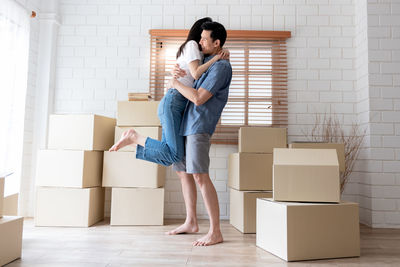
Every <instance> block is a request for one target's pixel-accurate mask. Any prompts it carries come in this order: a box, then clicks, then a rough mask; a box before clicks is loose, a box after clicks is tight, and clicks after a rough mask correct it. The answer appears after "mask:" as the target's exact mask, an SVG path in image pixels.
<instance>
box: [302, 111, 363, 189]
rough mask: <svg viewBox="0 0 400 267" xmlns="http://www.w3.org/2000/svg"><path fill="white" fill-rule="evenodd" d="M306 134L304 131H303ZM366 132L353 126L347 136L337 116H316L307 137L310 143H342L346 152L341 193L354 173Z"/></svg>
mask: <svg viewBox="0 0 400 267" xmlns="http://www.w3.org/2000/svg"><path fill="white" fill-rule="evenodd" d="M303 132H304V131H303ZM365 134H366V130H364V131H361V129H360V126H359V125H358V124H356V123H353V124H352V125H351V129H350V131H349V133H348V134H347V135H346V134H345V131H344V129H343V126H342V125H341V124H340V121H339V119H338V117H337V115H336V114H326V113H325V114H324V115H323V116H322V118H321V114H316V118H315V124H314V126H313V127H312V129H311V131H310V133H306V134H305V135H306V137H307V139H308V141H310V142H324V143H342V144H344V151H345V155H344V156H345V165H346V166H345V170H344V172H341V173H340V192H341V193H343V190H344V187H345V185H346V183H347V181H348V178H349V176H350V174H351V173H352V171H353V167H354V164H355V162H356V159H357V157H358V153H359V152H360V148H361V145H362V142H363V140H364V137H365Z"/></svg>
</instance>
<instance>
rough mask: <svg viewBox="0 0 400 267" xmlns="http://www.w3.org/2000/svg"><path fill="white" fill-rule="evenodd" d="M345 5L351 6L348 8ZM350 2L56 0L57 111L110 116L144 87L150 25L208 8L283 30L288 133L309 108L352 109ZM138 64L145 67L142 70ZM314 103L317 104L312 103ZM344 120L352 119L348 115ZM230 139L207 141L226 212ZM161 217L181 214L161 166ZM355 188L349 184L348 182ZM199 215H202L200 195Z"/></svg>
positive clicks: (239, 22) (246, 25)
mask: <svg viewBox="0 0 400 267" xmlns="http://www.w3.org/2000/svg"><path fill="white" fill-rule="evenodd" d="M349 10H350V11H349ZM353 10H354V5H353V3H352V1H351V0H349V1H341V2H340V3H336V2H335V4H334V5H330V3H329V2H328V1H283V0H281V1H250V2H243V1H211V0H210V1H207V0H205V1H189V2H188V1H185V2H182V1H168V3H166V2H163V1H161V2H157V3H154V2H152V1H141V2H137V1H123V2H122V3H121V4H118V3H115V4H114V3H113V2H112V1H85V0H83V1H72V0H71V1H68V0H65V1H61V6H60V12H61V16H62V25H61V27H60V31H59V42H58V51H59V53H58V56H57V74H58V76H57V83H56V84H57V86H56V100H55V101H56V103H55V110H56V112H96V113H99V114H103V115H106V116H115V110H116V103H117V100H121V99H126V98H127V97H126V93H127V92H133V91H137V92H141V91H147V90H148V71H147V70H148V66H149V39H148V30H149V29H151V28H188V27H190V26H191V24H192V23H193V22H194V21H195V20H196V19H198V18H200V17H203V16H211V17H212V18H213V19H214V20H217V21H220V22H221V23H223V24H224V25H225V26H226V28H227V29H248V30H251V29H254V30H289V31H292V35H293V37H292V38H291V39H290V40H289V41H288V47H289V68H290V73H289V77H291V78H290V81H289V82H290V84H291V85H292V86H289V89H290V97H289V99H290V107H289V112H290V114H296V116H289V117H290V122H289V123H290V127H289V133H292V134H293V135H292V136H289V138H290V140H299V139H303V136H302V135H303V133H302V131H301V128H302V127H305V125H308V124H310V123H312V120H313V118H314V113H315V112H319V113H324V112H330V111H336V112H338V113H345V114H348V116H350V117H354V118H356V117H355V116H353V113H354V111H355V110H356V100H355V99H354V98H351V97H345V95H344V94H345V92H346V91H350V92H352V91H354V90H355V79H356V78H355V77H354V68H355V65H354V64H355V63H354V62H355V50H354V44H353V43H354V14H353V13H354V12H353ZM143 70H144V71H143ZM319 103H321V104H319ZM347 121H349V122H350V121H351V119H348V120H347ZM235 150H237V148H236V147H235V146H221V145H220V146H212V151H211V173H210V175H211V178H212V179H213V180H214V182H215V184H216V188H217V192H218V195H219V198H220V205H221V218H228V215H229V214H228V210H229V208H228V204H229V197H228V191H227V188H226V181H227V169H226V167H227V156H228V154H229V153H231V152H232V151H235ZM166 189H167V190H166V217H184V214H185V211H184V207H183V202H182V198H181V197H179V192H180V191H181V189H180V184H179V181H178V180H176V177H175V176H174V175H172V174H171V172H168V178H167V184H166ZM353 191H354V190H353ZM198 213H199V216H200V217H203V218H206V216H207V215H206V213H205V210H204V206H203V204H202V200H201V197H199V211H198Z"/></svg>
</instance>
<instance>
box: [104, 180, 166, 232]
mask: <svg viewBox="0 0 400 267" xmlns="http://www.w3.org/2000/svg"><path fill="white" fill-rule="evenodd" d="M110 224H111V225H163V224H164V188H155V189H152V188H113V189H112V194H111V220H110Z"/></svg>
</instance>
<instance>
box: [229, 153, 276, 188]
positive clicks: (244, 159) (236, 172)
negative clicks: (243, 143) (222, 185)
mask: <svg viewBox="0 0 400 267" xmlns="http://www.w3.org/2000/svg"><path fill="white" fill-rule="evenodd" d="M228 186H229V187H231V188H234V189H236V190H272V154H257V153H233V154H230V155H229V161H228Z"/></svg>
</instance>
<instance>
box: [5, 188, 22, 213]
mask: <svg viewBox="0 0 400 267" xmlns="http://www.w3.org/2000/svg"><path fill="white" fill-rule="evenodd" d="M18 195H19V194H18V193H15V194H12V195H8V196H5V197H4V200H3V215H8V216H17V215H18Z"/></svg>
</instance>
